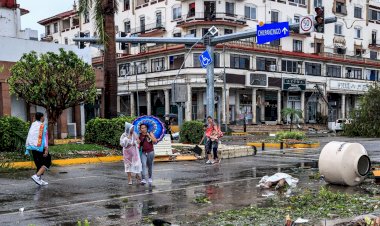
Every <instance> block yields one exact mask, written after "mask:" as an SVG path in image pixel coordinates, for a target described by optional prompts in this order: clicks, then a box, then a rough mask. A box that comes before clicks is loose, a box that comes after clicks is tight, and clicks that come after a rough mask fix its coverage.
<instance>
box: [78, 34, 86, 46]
mask: <svg viewBox="0 0 380 226" xmlns="http://www.w3.org/2000/svg"><path fill="white" fill-rule="evenodd" d="M79 37H80V38H84V37H86V35H85V34H84V32H79ZM84 47H85V46H84V42H83V41H79V49H84Z"/></svg>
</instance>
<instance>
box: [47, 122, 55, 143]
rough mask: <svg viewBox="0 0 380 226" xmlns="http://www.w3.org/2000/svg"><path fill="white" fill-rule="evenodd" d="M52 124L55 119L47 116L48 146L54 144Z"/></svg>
mask: <svg viewBox="0 0 380 226" xmlns="http://www.w3.org/2000/svg"><path fill="white" fill-rule="evenodd" d="M54 125H55V121H54V120H53V119H51V118H50V117H49V119H48V138H49V146H50V145H54Z"/></svg>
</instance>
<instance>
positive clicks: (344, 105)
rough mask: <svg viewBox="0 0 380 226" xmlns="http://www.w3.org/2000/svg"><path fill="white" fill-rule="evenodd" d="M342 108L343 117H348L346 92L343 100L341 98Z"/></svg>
mask: <svg viewBox="0 0 380 226" xmlns="http://www.w3.org/2000/svg"><path fill="white" fill-rule="evenodd" d="M341 102H342V103H341V104H342V105H341V109H342V118H345V117H346V94H342V100H341Z"/></svg>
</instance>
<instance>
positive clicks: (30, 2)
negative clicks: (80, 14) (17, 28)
mask: <svg viewBox="0 0 380 226" xmlns="http://www.w3.org/2000/svg"><path fill="white" fill-rule="evenodd" d="M73 3H74V0H17V4H20V7H21V8H23V9H27V10H29V13H28V14H26V15H23V16H21V29H22V30H24V29H25V28H31V29H32V30H38V37H40V35H41V34H43V33H45V28H44V26H41V25H40V24H38V23H37V22H38V21H40V20H42V19H46V18H48V17H51V16H54V15H56V14H58V13H62V12H65V11H68V10H71V9H72V8H73Z"/></svg>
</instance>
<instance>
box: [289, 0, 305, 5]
mask: <svg viewBox="0 0 380 226" xmlns="http://www.w3.org/2000/svg"><path fill="white" fill-rule="evenodd" d="M289 3H294V4H299V5H306V0H289Z"/></svg>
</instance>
